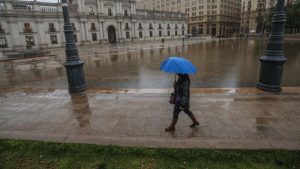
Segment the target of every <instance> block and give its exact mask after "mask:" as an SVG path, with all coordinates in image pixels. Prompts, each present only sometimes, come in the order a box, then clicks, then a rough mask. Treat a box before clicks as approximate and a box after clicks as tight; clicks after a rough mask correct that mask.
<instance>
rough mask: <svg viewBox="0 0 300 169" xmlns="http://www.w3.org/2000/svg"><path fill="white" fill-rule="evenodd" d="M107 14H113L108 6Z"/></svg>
mask: <svg viewBox="0 0 300 169" xmlns="http://www.w3.org/2000/svg"><path fill="white" fill-rule="evenodd" d="M108 16H113V14H112V11H111V9H110V8H108Z"/></svg>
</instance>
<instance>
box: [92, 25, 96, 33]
mask: <svg viewBox="0 0 300 169" xmlns="http://www.w3.org/2000/svg"><path fill="white" fill-rule="evenodd" d="M91 31H96V25H95V23H91Z"/></svg>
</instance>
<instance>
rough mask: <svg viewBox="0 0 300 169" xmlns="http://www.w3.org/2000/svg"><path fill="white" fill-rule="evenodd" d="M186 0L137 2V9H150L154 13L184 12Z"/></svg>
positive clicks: (142, 0)
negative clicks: (154, 11)
mask: <svg viewBox="0 0 300 169" xmlns="http://www.w3.org/2000/svg"><path fill="white" fill-rule="evenodd" d="M185 2H186V0H138V1H137V7H138V8H139V9H151V10H156V11H168V12H171V11H172V12H184V11H185Z"/></svg>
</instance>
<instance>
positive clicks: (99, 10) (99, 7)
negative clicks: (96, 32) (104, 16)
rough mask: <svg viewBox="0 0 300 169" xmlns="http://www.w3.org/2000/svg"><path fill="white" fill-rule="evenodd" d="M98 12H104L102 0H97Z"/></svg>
mask: <svg viewBox="0 0 300 169" xmlns="http://www.w3.org/2000/svg"><path fill="white" fill-rule="evenodd" d="M97 12H98V13H103V12H102V8H101V1H99V0H97Z"/></svg>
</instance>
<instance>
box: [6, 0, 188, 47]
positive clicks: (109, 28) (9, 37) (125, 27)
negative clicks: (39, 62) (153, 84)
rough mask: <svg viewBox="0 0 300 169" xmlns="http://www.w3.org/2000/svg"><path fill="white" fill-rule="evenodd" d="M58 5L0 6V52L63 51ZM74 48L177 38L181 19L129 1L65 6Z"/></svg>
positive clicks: (76, 1) (9, 0)
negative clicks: (67, 8)
mask: <svg viewBox="0 0 300 169" xmlns="http://www.w3.org/2000/svg"><path fill="white" fill-rule="evenodd" d="M60 5H61V4H60V3H45V2H36V1H34V2H32V1H18V0H0V48H2V50H17V49H24V48H26V46H27V47H32V48H49V47H62V46H64V43H65V39H64V33H63V25H64V22H63V15H62V9H61V6H60ZM69 11H70V17H71V22H72V24H73V27H74V37H75V40H76V42H77V44H78V45H86V44H101V43H117V42H126V41H128V42H131V41H139V40H151V39H152V40H155V39H160V38H180V37H182V36H183V35H185V34H186V32H187V25H186V19H185V17H184V14H183V13H179V12H161V11H153V10H142V9H136V2H135V1H133V0H69Z"/></svg>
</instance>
